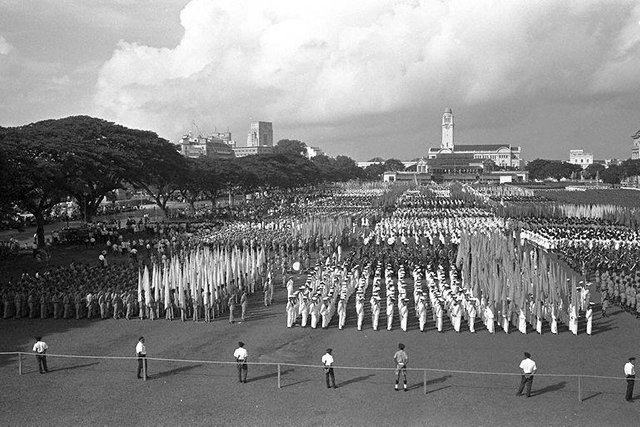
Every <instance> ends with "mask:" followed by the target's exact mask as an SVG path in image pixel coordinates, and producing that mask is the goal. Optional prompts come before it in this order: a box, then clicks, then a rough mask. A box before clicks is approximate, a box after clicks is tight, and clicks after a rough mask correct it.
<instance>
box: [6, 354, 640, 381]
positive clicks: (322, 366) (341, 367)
mask: <svg viewBox="0 0 640 427" xmlns="http://www.w3.org/2000/svg"><path fill="white" fill-rule="evenodd" d="M35 354H36V353H27V352H23V351H12V352H0V355H26V356H29V355H35ZM45 356H48V357H61V358H69V359H106V360H138V359H139V358H138V356H94V355H76V354H49V353H47V354H45ZM145 359H147V360H154V361H159V362H181V363H204V364H220V365H236V364H237V362H235V361H234V362H230V361H219V360H197V359H169V358H164V357H145ZM247 365H251V366H281V365H286V366H293V367H299V368H314V369H322V368H324V365H309V364H304V363H288V362H247ZM333 368H334V369H343V370H365V371H395V370H396V368H381V367H373V366H371V367H367V366H338V365H334V366H333ZM406 370H407V371H412V372H422V371H424V372H441V373H453V374H469V375H505V376H521V375H522V374H521V373H514V372H489V371H467V370H460V369H437V368H406ZM535 376H536V377H565V378H597V379H610V380H625V381H626V380H628V378H622V377H611V376H605V375H589V374H543V373H536V374H535ZM639 380H640V378H638V379H637V380H636V381H639Z"/></svg>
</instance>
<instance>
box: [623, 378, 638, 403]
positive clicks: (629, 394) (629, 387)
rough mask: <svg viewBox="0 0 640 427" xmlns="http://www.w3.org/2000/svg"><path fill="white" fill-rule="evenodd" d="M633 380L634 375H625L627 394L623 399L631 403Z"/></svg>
mask: <svg viewBox="0 0 640 427" xmlns="http://www.w3.org/2000/svg"><path fill="white" fill-rule="evenodd" d="M635 379H636V376H635V375H627V394H626V395H625V396H624V398H625V399H626V400H628V401H631V400H632V399H633V385H634V383H635V382H636V381H635Z"/></svg>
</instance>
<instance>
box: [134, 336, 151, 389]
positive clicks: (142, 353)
mask: <svg viewBox="0 0 640 427" xmlns="http://www.w3.org/2000/svg"><path fill="white" fill-rule="evenodd" d="M136 356H138V379H140V378H142V375H141V374H142V372H143V370H144V375H145V377H146V376H148V375H149V372H148V371H147V348H146V347H145V346H144V337H140V339H138V344H136Z"/></svg>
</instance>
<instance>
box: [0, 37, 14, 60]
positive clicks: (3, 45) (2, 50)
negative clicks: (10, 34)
mask: <svg viewBox="0 0 640 427" xmlns="http://www.w3.org/2000/svg"><path fill="white" fill-rule="evenodd" d="M12 50H13V46H11V45H10V44H9V42H8V41H7V40H5V38H4V37H2V36H0V55H8V54H9V52H11V51H12Z"/></svg>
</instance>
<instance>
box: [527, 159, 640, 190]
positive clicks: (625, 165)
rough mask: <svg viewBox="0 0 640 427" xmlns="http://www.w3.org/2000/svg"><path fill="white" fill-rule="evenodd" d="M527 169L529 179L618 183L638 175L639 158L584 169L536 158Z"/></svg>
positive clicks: (639, 170) (558, 161)
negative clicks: (598, 180)
mask: <svg viewBox="0 0 640 427" xmlns="http://www.w3.org/2000/svg"><path fill="white" fill-rule="evenodd" d="M525 169H526V170H528V171H529V178H530V179H537V180H545V179H549V178H553V179H556V180H560V179H563V178H565V179H580V178H584V179H601V180H602V181H603V182H605V183H607V184H620V182H621V181H622V180H623V179H625V178H629V177H632V176H638V175H640V160H631V159H627V160H624V161H622V162H621V163H620V164H619V165H616V164H612V165H609V166H608V167H606V166H605V165H603V164H599V163H594V164H591V165H589V166H588V167H587V168H586V169H582V167H581V166H580V165H576V164H572V163H568V162H563V161H560V160H545V159H536V160H533V161H531V162H529V163H528V164H527V166H526V168H525Z"/></svg>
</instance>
